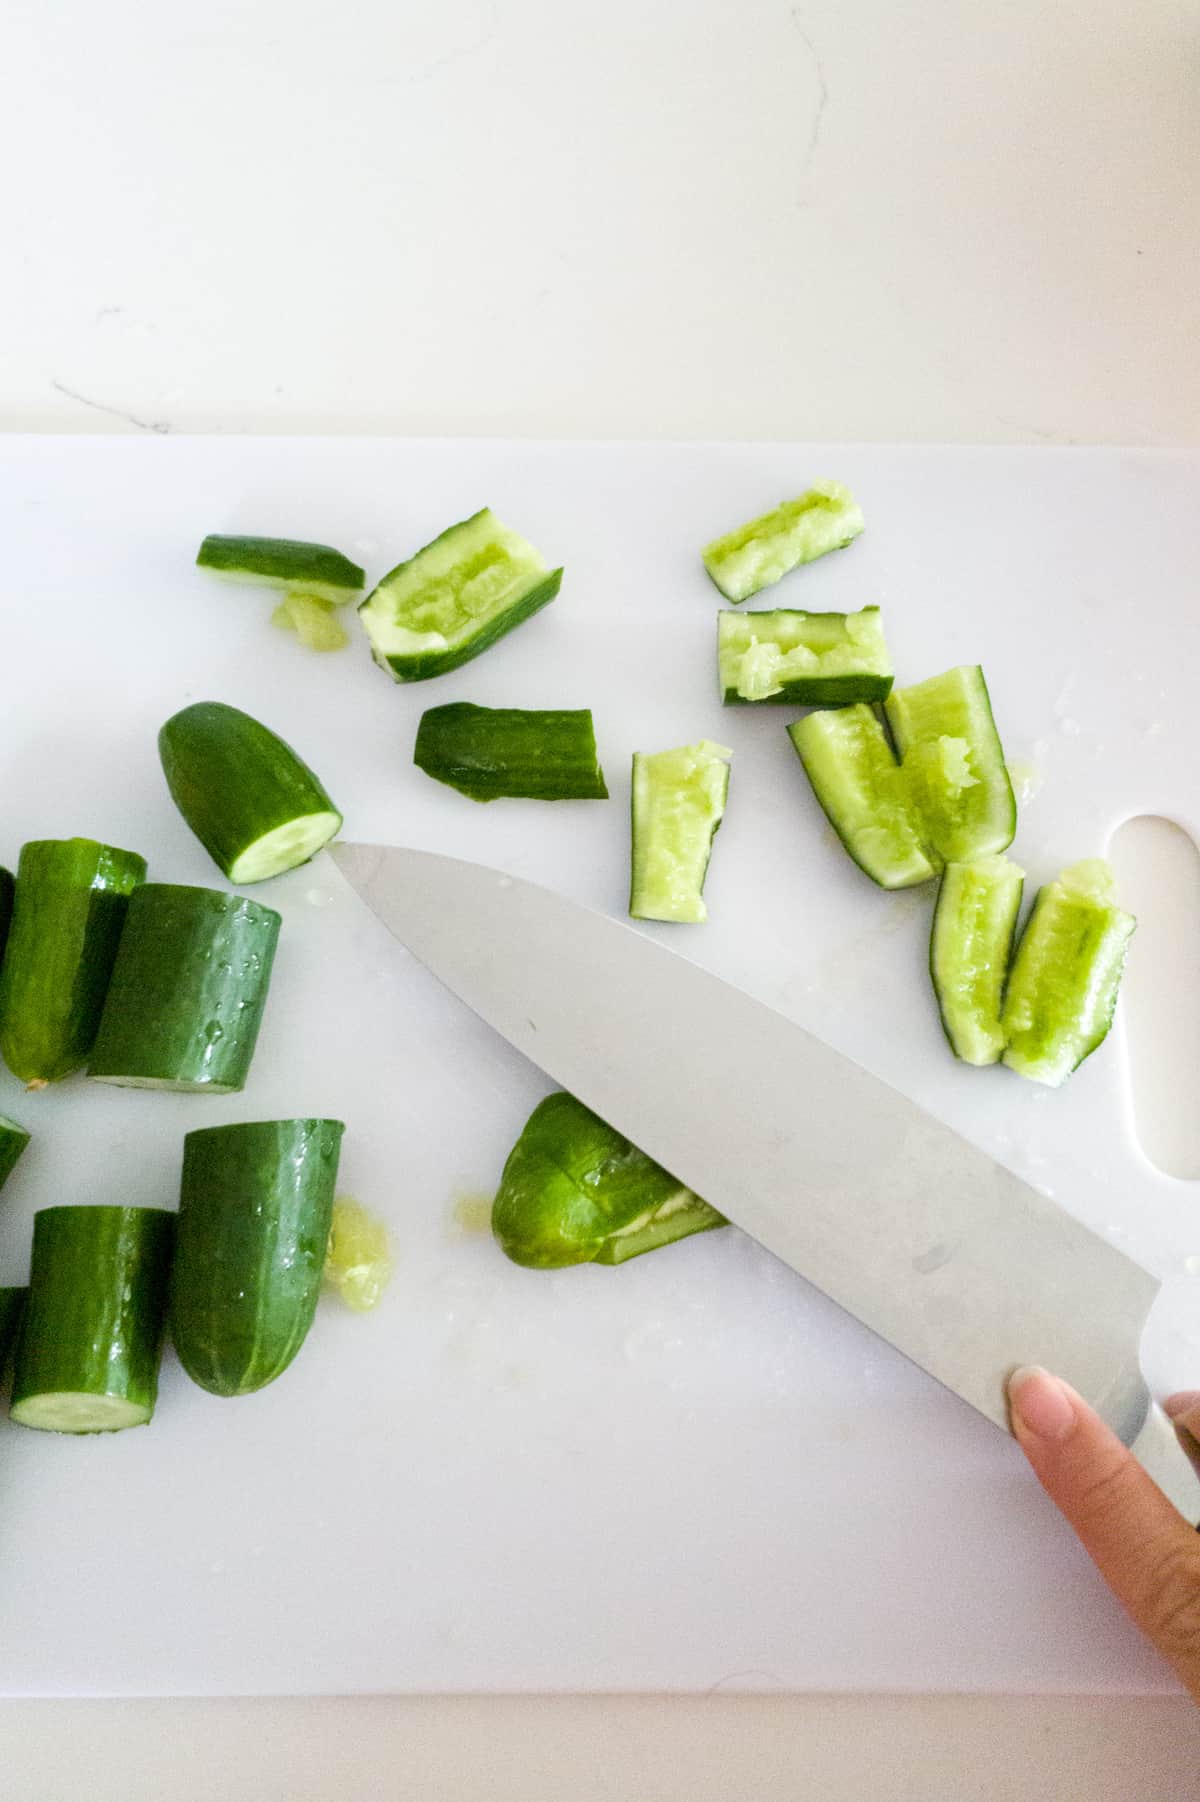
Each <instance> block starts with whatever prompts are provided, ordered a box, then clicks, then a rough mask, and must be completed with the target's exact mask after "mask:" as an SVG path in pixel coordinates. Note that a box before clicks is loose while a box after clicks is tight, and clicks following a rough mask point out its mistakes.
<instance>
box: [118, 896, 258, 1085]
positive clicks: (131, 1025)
mask: <svg viewBox="0 0 1200 1802" xmlns="http://www.w3.org/2000/svg"><path fill="white" fill-rule="evenodd" d="M279 927H280V918H279V915H278V914H277V913H276V912H275V910H274V908H271V907H263V906H261V905H260V903H259V902H257V901H251V900H250V899H249V898H248V897H247V896H245V895H230V894H227V893H226V892H225V890H224V889H211V888H190V887H184V886H182V885H181V884H177V883H169V882H147V883H144V884H143V886H142V887H141V888H140V889H138V891H137V893H136V895H135V897H134V902H133V903H131V905H130V909H129V914H128V917H127V918H126V921H125V930H124V932H123V933H122V935H121V944H120V948H119V949H118V951H117V961H116V964H115V966H114V968H113V974H112V982H111V983H110V984H109V990H108V996H107V999H106V1000H105V1003H104V1013H103V1016H102V1018H101V1021H100V1030H99V1032H98V1034H97V1035H96V1043H95V1045H94V1046H93V1048H92V1056H91V1061H90V1062H89V1064H88V1075H89V1076H90V1077H93V1078H94V1079H95V1080H96V1081H97V1082H107V1083H114V1084H116V1086H117V1087H119V1088H124V1089H173V1090H177V1091H181V1092H184V1093H197V1094H201V1093H208V1094H210V1095H228V1094H231V1093H232V1092H233V1091H234V1090H236V1089H242V1088H244V1087H245V1085H246V1078H247V1076H248V1075H249V1073H250V1061H251V1059H252V1058H253V1056H254V1047H255V1044H256V1042H257V1040H258V1029H259V1026H260V1024H261V1022H262V1016H263V1008H264V1007H265V1006H266V1001H267V989H268V987H269V986H270V981H271V965H272V963H273V961H274V958H275V946H276V943H277V941H278V938H279Z"/></svg>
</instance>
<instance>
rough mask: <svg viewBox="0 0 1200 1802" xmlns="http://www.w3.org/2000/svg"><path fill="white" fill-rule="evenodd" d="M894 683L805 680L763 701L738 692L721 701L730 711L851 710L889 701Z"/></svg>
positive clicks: (852, 679) (732, 691) (728, 690)
mask: <svg viewBox="0 0 1200 1802" xmlns="http://www.w3.org/2000/svg"><path fill="white" fill-rule="evenodd" d="M892 681H893V678H892V677H891V676H801V677H798V678H797V679H796V680H795V681H792V682H785V683H784V685H783V687H782V688H781V689H780V691H779V693H778V694H775V695H764V696H763V698H762V700H761V701H751V700H748V699H747V697H746V696H745V695H740V694H739V693H738V691H737V689H736V688H726V689H724V690H723V691H722V694H721V700H722V702H723V703H724V705H725V706H726V707H761V706H763V705H764V703H765V705H767V706H768V707H769V706H770V705H771V703H772V702H774V701H787V702H788V703H789V704H790V705H791V706H794V707H848V706H851V705H853V703H854V702H856V701H868V702H874V701H886V699H887V697H888V695H889V694H890V693H891V692H892Z"/></svg>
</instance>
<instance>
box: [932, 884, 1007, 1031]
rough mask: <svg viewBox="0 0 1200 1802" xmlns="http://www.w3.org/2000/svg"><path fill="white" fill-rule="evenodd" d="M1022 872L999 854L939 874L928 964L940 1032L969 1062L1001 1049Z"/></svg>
mask: <svg viewBox="0 0 1200 1802" xmlns="http://www.w3.org/2000/svg"><path fill="white" fill-rule="evenodd" d="M1024 885H1025V872H1024V870H1022V869H1019V868H1018V866H1017V865H1016V864H1014V863H1010V862H1009V861H1008V859H1007V858H1005V857H980V858H976V859H975V861H974V862H972V863H948V864H947V865H946V868H945V870H944V871H943V873H942V882H941V887H940V888H939V890H938V899H937V907H936V909H935V910H934V916H933V931H932V934H931V936H930V941H929V969H930V974H931V975H932V977H933V987H934V993H935V994H936V996H937V1003H938V1009H939V1011H940V1013H941V1016H942V1025H943V1027H944V1028H945V1032H946V1037H947V1039H949V1041H950V1045H951V1047H952V1049H953V1051H954V1055H955V1056H956V1057H960V1058H962V1060H963V1062H964V1063H968V1064H994V1063H997V1062H998V1061H999V1058H1000V1055H1001V1053H1002V1052H1003V1050H1004V1046H1005V1035H1004V1028H1003V1026H1002V1025H1001V1023H1000V1015H1001V1004H1002V1001H1003V996H1004V984H1005V980H1006V978H1007V975H1008V965H1009V959H1010V957H1011V955H1012V947H1013V940H1014V937H1015V935H1016V930H1017V916H1018V914H1019V913H1020V911H1021V893H1022V890H1023V888H1024Z"/></svg>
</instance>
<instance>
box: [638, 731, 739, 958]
mask: <svg viewBox="0 0 1200 1802" xmlns="http://www.w3.org/2000/svg"><path fill="white" fill-rule="evenodd" d="M732 756H733V752H732V751H731V750H730V749H729V748H728V746H726V745H716V744H712V743H710V741H709V740H708V739H702V740H701V741H700V743H699V744H694V745H681V746H679V747H678V748H677V749H676V750H671V751H655V752H652V753H647V752H644V751H637V752H635V753H634V758H633V873H632V880H631V883H630V896H629V911H630V913H631V915H632V916H633V918H634V919H635V920H673V921H679V922H681V923H684V924H698V923H699V922H701V921H703V920H707V918H708V910H707V908H706V907H705V905H704V898H703V889H704V878H705V876H706V875H707V874H708V863H709V858H710V856H711V855H712V843H713V839H714V838H715V837H716V834H717V829H718V827H719V826H720V824H721V819H722V816H723V814H724V812H725V802H726V799H727V797H728V794H729V759H730V758H731V757H732Z"/></svg>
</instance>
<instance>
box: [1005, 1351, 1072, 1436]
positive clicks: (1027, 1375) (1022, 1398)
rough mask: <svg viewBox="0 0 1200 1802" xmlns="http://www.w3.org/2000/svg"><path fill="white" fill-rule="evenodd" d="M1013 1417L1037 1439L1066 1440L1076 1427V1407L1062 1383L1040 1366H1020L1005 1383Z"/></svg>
mask: <svg viewBox="0 0 1200 1802" xmlns="http://www.w3.org/2000/svg"><path fill="white" fill-rule="evenodd" d="M1008 1399H1009V1401H1010V1402H1011V1404H1012V1410H1013V1413H1014V1415H1015V1416H1016V1417H1017V1419H1018V1420H1019V1421H1020V1423H1021V1425H1022V1426H1023V1427H1024V1428H1025V1429H1026V1431H1027V1432H1029V1433H1032V1434H1033V1436H1034V1437H1035V1438H1036V1439H1049V1440H1061V1439H1065V1438H1066V1437H1067V1436H1068V1434H1069V1433H1070V1432H1071V1431H1072V1429H1073V1428H1074V1426H1075V1420H1076V1415H1075V1404H1074V1402H1073V1401H1072V1399H1071V1394H1070V1391H1069V1390H1068V1388H1067V1386H1066V1384H1065V1383H1062V1382H1060V1381H1059V1379H1058V1378H1057V1377H1052V1376H1051V1375H1050V1372H1049V1371H1048V1370H1043V1369H1042V1367H1041V1365H1040V1364H1023V1365H1022V1366H1021V1368H1020V1370H1014V1371H1013V1373H1012V1375H1011V1376H1010V1377H1009V1379H1008Z"/></svg>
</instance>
